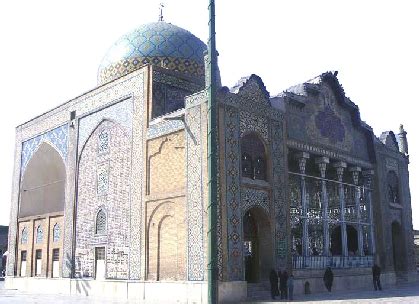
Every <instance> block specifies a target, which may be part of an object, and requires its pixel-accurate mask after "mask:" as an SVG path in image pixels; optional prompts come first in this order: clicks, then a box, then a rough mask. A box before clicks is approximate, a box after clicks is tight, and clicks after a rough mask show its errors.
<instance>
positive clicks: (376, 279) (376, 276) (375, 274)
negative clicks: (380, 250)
mask: <svg viewBox="0 0 419 304" xmlns="http://www.w3.org/2000/svg"><path fill="white" fill-rule="evenodd" d="M380 275H381V268H380V266H378V265H377V264H374V266H372V282H373V283H374V289H375V290H377V289H379V290H382V289H381V283H380Z"/></svg>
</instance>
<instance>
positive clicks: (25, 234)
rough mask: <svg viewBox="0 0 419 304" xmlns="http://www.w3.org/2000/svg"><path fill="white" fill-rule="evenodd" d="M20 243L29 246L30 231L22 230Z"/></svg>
mask: <svg viewBox="0 0 419 304" xmlns="http://www.w3.org/2000/svg"><path fill="white" fill-rule="evenodd" d="M20 243H21V244H27V243H28V230H27V229H26V227H25V228H23V230H22V236H21V238H20Z"/></svg>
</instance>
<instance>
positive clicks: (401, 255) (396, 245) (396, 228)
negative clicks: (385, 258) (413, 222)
mask: <svg viewBox="0 0 419 304" xmlns="http://www.w3.org/2000/svg"><path fill="white" fill-rule="evenodd" d="M391 236H392V241H393V265H394V270H395V271H396V272H400V271H404V270H406V269H405V265H406V261H405V259H406V254H405V250H404V242H403V232H402V229H401V226H400V224H399V223H398V222H393V223H392V224H391Z"/></svg>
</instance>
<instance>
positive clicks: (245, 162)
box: [242, 152, 253, 178]
mask: <svg viewBox="0 0 419 304" xmlns="http://www.w3.org/2000/svg"><path fill="white" fill-rule="evenodd" d="M242 175H243V176H244V177H249V178H253V166H252V158H251V156H250V155H249V154H247V153H246V152H244V153H243V154H242Z"/></svg>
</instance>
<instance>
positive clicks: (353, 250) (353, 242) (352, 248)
mask: <svg viewBox="0 0 419 304" xmlns="http://www.w3.org/2000/svg"><path fill="white" fill-rule="evenodd" d="M346 237H347V243H346V244H347V247H348V254H349V255H355V254H357V253H358V232H357V230H356V229H355V228H354V227H353V226H351V225H346ZM330 248H331V252H332V255H342V254H343V250H342V226H341V225H338V226H336V227H335V228H333V230H332V233H331V236H330Z"/></svg>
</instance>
